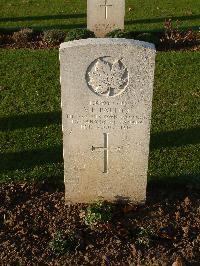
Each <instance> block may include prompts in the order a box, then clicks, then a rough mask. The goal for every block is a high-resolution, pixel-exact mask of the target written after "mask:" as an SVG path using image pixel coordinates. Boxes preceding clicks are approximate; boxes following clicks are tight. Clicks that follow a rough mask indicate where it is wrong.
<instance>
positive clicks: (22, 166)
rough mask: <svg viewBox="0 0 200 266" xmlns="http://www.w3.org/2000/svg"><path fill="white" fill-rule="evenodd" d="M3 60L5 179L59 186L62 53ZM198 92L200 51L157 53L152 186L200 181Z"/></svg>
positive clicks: (15, 54)
mask: <svg viewBox="0 0 200 266" xmlns="http://www.w3.org/2000/svg"><path fill="white" fill-rule="evenodd" d="M77 2H78V1H77ZM77 6H78V4H77ZM0 61H1V68H0V77H1V79H0V80H1V83H0V180H1V181H9V180H43V179H46V178H48V180H52V181H53V180H56V181H58V180H61V181H62V180H63V161H62V133H61V110H60V85H59V61H58V51H57V50H35V51H31V50H3V49H2V50H1V51H0ZM199 85H200V53H199V52H195V53H194V52H168V53H158V54H157V59H156V73H155V91H154V102H153V120H152V135H151V152H150V162H149V180H151V181H156V180H164V181H169V180H173V181H179V180H181V181H186V180H190V182H192V180H193V181H194V182H196V181H197V180H199V176H200V123H199V122H200V115H199V114H200V104H199V103H200V94H199V92H200V87H199Z"/></svg>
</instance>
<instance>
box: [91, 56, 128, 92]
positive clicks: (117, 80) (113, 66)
mask: <svg viewBox="0 0 200 266" xmlns="http://www.w3.org/2000/svg"><path fill="white" fill-rule="evenodd" d="M128 79H129V75H128V70H127V68H126V67H125V66H124V64H123V63H122V59H114V58H112V57H109V56H105V57H100V58H98V59H96V60H95V61H93V62H92V63H91V64H90V66H89V67H88V69H87V72H86V81H87V84H88V87H89V88H90V90H91V91H92V92H94V93H96V94H98V95H100V96H105V97H109V96H111V97H114V96H117V95H119V94H121V93H123V92H124V91H125V89H126V87H127V85H128Z"/></svg>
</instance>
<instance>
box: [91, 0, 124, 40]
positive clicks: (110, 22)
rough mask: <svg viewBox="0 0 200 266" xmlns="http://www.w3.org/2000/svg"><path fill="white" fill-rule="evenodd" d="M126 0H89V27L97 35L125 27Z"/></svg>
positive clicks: (101, 35) (102, 35)
mask: <svg viewBox="0 0 200 266" xmlns="http://www.w3.org/2000/svg"><path fill="white" fill-rule="evenodd" d="M124 16H125V0H88V1H87V27H88V29H89V30H91V31H93V32H94V33H95V34H96V36H97V37H104V36H105V35H106V34H107V33H108V32H110V31H113V30H115V29H124Z"/></svg>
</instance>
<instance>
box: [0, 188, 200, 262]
mask: <svg viewBox="0 0 200 266" xmlns="http://www.w3.org/2000/svg"><path fill="white" fill-rule="evenodd" d="M147 195H148V196H147V203H146V205H144V206H140V207H136V206H129V205H126V206H123V205H119V204H118V205H115V209H114V211H113V218H112V220H111V221H110V222H109V223H106V224H105V223H104V224H97V225H94V226H93V227H91V226H88V225H86V224H85V221H84V211H85V210H86V207H87V206H86V205H81V204H79V205H76V206H65V203H64V187H59V188H55V186H53V185H50V184H47V183H40V184H28V183H16V184H15V183H10V184H1V185H0V202H1V207H0V265H95V266H96V265H138V266H139V265H161V266H164V265H172V264H173V263H174V262H175V261H176V264H174V265H176V266H180V265H200V189H199V188H193V187H173V188H167V187H165V188H162V187H158V186H157V185H154V186H152V187H151V188H150V187H149V188H148V194H147ZM59 233H60V235H61V236H62V239H61V241H60V242H59V244H58V246H57V249H56V246H55V242H54V245H53V246H52V245H50V243H51V244H52V240H53V239H55V237H56V235H58V234H59ZM62 241H65V243H67V244H66V245H65V248H64V249H62V247H63V246H62V243H63V242H62ZM66 241H67V242H66ZM52 247H54V248H52ZM178 263H179V264H178Z"/></svg>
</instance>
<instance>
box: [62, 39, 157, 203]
mask: <svg viewBox="0 0 200 266" xmlns="http://www.w3.org/2000/svg"><path fill="white" fill-rule="evenodd" d="M60 64H61V87H62V124H63V142H64V165H65V166H64V167H65V186H66V201H67V202H71V203H77V202H91V201H94V200H97V199H105V200H109V201H115V200H127V201H130V202H133V203H144V201H145V198H146V184H147V169H148V155H149V138H150V120H151V109H152V94H153V80H154V64H155V48H154V45H153V44H149V43H145V42H140V41H134V40H125V39H87V40H80V41H73V42H68V43H63V44H61V47H60Z"/></svg>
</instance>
